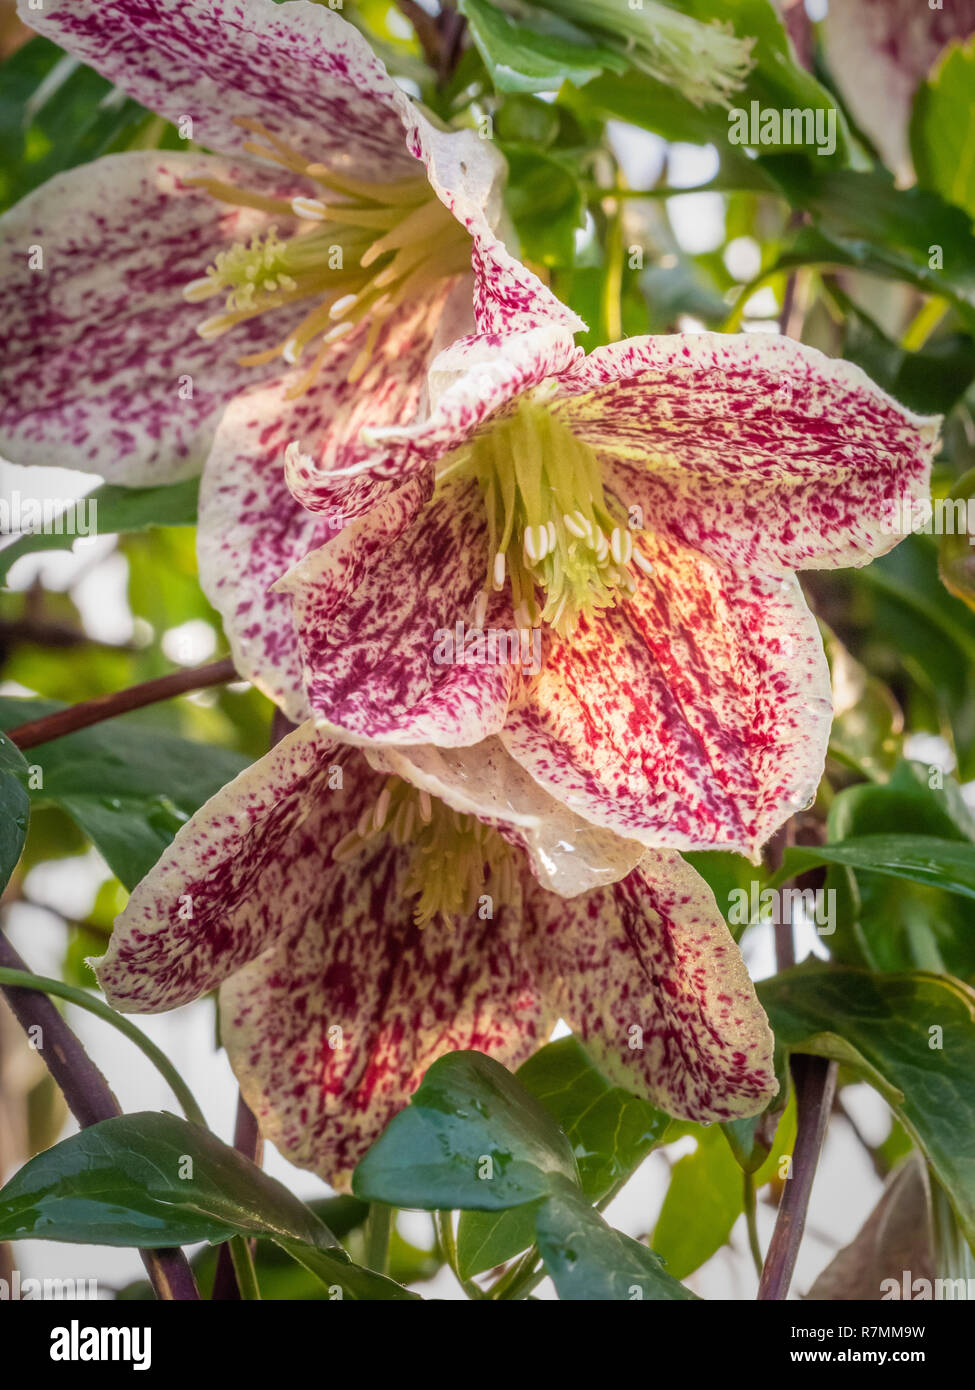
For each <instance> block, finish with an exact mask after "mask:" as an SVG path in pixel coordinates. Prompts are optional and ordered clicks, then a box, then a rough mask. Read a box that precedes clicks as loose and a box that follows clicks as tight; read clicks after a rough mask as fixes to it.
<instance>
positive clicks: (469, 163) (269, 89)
mask: <svg viewBox="0 0 975 1390" xmlns="http://www.w3.org/2000/svg"><path fill="white" fill-rule="evenodd" d="M21 13H22V15H23V18H24V20H25V22H26V23H28V24H29V25H30V26H31V28H33V29H35V30H37V31H38V32H39V33H42V34H45V35H46V36H47V37H48V38H51V39H53V40H54V42H55V43H57V44H60V45H61V46H62V47H63V48H66V49H67V50H68V51H69V52H70V53H73V54H75V55H76V56H77V57H79V58H81V59H83V61H84V62H86V63H88V64H89V65H90V66H91V67H93V68H95V69H96V71H98V72H100V73H102V74H103V75H104V76H106V77H108V78H109V79H111V81H113V82H115V83H116V84H117V85H118V86H119V87H121V88H122V89H123V90H124V91H126V92H128V93H129V94H130V95H131V96H133V97H135V98H136V99H137V100H138V101H140V102H141V103H142V104H143V105H144V106H147V107H149V108H150V109H151V110H153V111H157V112H159V113H160V114H161V115H163V116H166V117H167V118H168V119H169V120H171V121H174V122H179V121H181V120H182V121H184V122H185V120H186V118H187V117H189V118H190V119H191V120H192V122H193V127H192V139H194V140H195V141H196V143H197V144H200V145H203V146H205V147H207V148H209V149H215V150H220V151H224V152H233V151H236V150H241V149H242V148H243V146H244V144H245V142H247V141H251V140H253V138H254V137H253V134H252V133H250V132H248V131H245V130H243V129H242V128H241V127H240V125H238V124H237V123H236V122H237V121H239V120H241V119H243V120H249V121H257V122H259V123H260V124H261V125H263V126H265V127H266V128H267V129H268V130H270V131H271V132H272V133H273V134H275V135H277V136H278V137H279V138H281V139H283V140H284V141H285V142H286V143H287V144H288V145H289V146H290V147H291V148H292V149H294V150H296V151H298V152H299V154H301V155H303V156H304V157H305V158H308V159H310V160H313V161H318V162H321V163H327V164H330V165H331V166H332V167H333V168H334V169H337V170H340V171H342V170H344V171H346V172H348V173H351V174H353V175H354V176H356V177H358V178H365V179H374V180H377V181H389V180H394V179H397V178H402V177H408V176H409V175H410V174H411V173H412V172H413V171H414V170H415V169H416V164H415V163H414V160H416V159H419V160H420V161H422V163H423V164H424V165H425V167H426V170H427V176H428V178H429V179H430V183H431V186H432V187H433V189H434V190H435V192H436V194H437V196H438V197H439V198H440V200H441V202H443V203H444V204H445V206H447V207H448V208H450V210H451V212H452V213H453V214H454V216H455V217H456V218H457V220H458V221H459V222H461V223H463V225H464V226H466V227H467V229H468V231H470V233H471V236H472V237H473V238H474V242H475V259H476V264H477V267H478V270H479V272H480V279H479V288H478V307H479V312H480V314H481V315H482V319H483V324H482V326H484V327H487V328H491V329H495V328H496V329H498V330H501V329H506V330H509V331H510V330H512V329H514V328H528V327H535V326H536V325H538V324H539V323H543V322H547V321H553V322H560V323H562V324H564V325H566V326H568V327H569V328H570V329H571V330H573V331H574V330H575V329H577V328H579V327H580V326H581V321H580V320H579V319H578V318H577V317H576V315H575V314H573V313H572V312H571V310H569V309H567V308H566V307H565V306H564V305H563V304H561V303H560V302H559V300H558V299H557V298H556V297H555V296H554V295H553V294H552V293H551V291H549V290H548V289H547V288H546V287H545V286H544V285H542V284H541V283H540V282H539V281H538V279H537V278H536V277H535V276H534V275H533V274H532V273H531V271H529V270H527V269H526V267H525V266H523V265H521V264H520V262H519V261H517V260H516V259H515V258H514V257H513V256H511V255H509V253H508V252H507V251H506V250H505V248H504V246H503V245H502V244H501V243H500V242H499V241H498V240H497V238H496V237H495V236H494V234H493V231H492V228H493V227H494V226H496V224H497V221H498V219H499V216H500V213H501V184H502V182H503V178H504V161H503V160H502V158H501V157H500V155H499V154H498V151H497V150H496V149H495V147H494V146H493V144H492V142H491V141H490V140H484V139H481V138H480V137H479V135H478V134H477V133H476V132H475V131H472V130H458V131H442V130H439V129H438V128H437V127H436V126H434V125H433V124H432V123H431V122H430V121H429V120H427V118H426V117H425V116H424V115H423V113H422V111H420V110H419V109H418V108H417V107H416V106H415V105H414V104H413V102H412V101H411V100H410V98H409V97H408V96H407V95H406V93H405V92H404V91H403V90H402V89H401V88H400V87H399V86H398V85H397V83H396V82H394V81H393V79H392V78H391V77H390V76H389V74H388V73H387V72H386V69H385V67H384V66H383V64H382V63H381V62H380V60H379V59H378V58H377V57H376V56H375V54H374V53H373V52H372V50H371V48H370V47H369V44H368V43H367V42H366V40H365V39H364V38H363V37H362V35H361V34H360V33H359V32H358V31H357V30H356V29H355V28H354V27H353V26H352V25H351V24H349V23H347V21H346V20H344V19H343V18H342V16H341V15H340V14H338V13H336V11H335V10H332V9H330V8H329V7H328V6H326V5H319V4H309V3H307V2H306V0H300V3H287V4H284V5H278V4H275V3H273V0H45V3H44V5H43V8H42V9H33V8H29V7H28V0H21Z"/></svg>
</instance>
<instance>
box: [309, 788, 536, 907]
mask: <svg viewBox="0 0 975 1390" xmlns="http://www.w3.org/2000/svg"><path fill="white" fill-rule="evenodd" d="M381 834H385V835H388V836H389V837H390V838H391V839H392V841H393V843H394V844H396V845H404V846H406V845H408V846H409V847H410V849H411V851H412V854H411V858H410V864H409V867H408V869H407V871H406V874H405V876H404V879H403V882H402V883H401V884H400V885H399V890H400V892H402V893H403V894H404V895H405V896H407V897H412V898H415V899H416V906H415V909H414V920H415V921H416V923H417V926H420V927H425V926H427V925H428V924H429V923H430V922H433V921H435V920H437V919H440V920H441V921H444V922H445V923H446V924H447V925H448V926H449V925H450V924H451V923H452V921H453V919H455V918H458V917H469V916H472V915H473V914H474V913H475V912H476V911H477V910H478V908H479V903H480V899H481V897H482V896H484V895H489V896H490V897H491V898H492V899H493V900H495V901H501V902H510V901H511V897H512V893H513V891H514V888H515V865H514V860H513V857H512V853H511V849H510V847H509V845H508V844H507V843H506V842H505V841H504V840H503V839H502V838H501V836H500V835H499V834H498V832H497V831H496V830H494V829H492V828H491V827H490V826H488V825H485V824H484V823H483V822H482V821H480V820H478V818H477V817H476V816H474V815H469V814H465V813H463V812H461V811H455V810H454V809H453V808H452V807H450V806H448V805H447V804H446V803H445V802H443V801H439V800H438V799H437V798H435V797H431V796H430V794H429V793H428V792H425V791H421V790H418V789H417V788H416V787H414V786H412V785H411V784H410V783H409V782H404V781H403V780H402V779H401V778H399V777H390V778H388V779H387V781H386V785H385V786H384V787H383V790H382V791H381V792H380V794H379V797H378V799H377V800H376V802H375V804H374V805H373V806H370V807H369V808H368V809H367V810H366V811H364V812H363V813H362V815H361V817H360V818H359V824H358V825H357V826H356V828H355V830H353V831H350V833H349V834H348V835H346V836H345V838H344V839H343V840H341V841H340V843H339V844H338V845H336V847H335V849H334V851H333V855H332V857H333V858H334V859H335V860H337V861H338V862H339V863H344V862H346V861H347V860H349V859H353V858H355V857H356V856H357V855H358V854H360V853H361V852H362V851H363V850H364V849H365V848H366V846H367V845H368V844H369V843H370V841H372V840H374V839H375V838H376V837H377V836H378V835H381ZM491 911H492V914H493V907H492V909H491Z"/></svg>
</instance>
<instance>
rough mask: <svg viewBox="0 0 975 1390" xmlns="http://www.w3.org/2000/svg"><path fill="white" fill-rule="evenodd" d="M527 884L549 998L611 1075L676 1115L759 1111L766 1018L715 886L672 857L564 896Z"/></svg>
mask: <svg viewBox="0 0 975 1390" xmlns="http://www.w3.org/2000/svg"><path fill="white" fill-rule="evenodd" d="M529 891H530V894H531V897H530V903H529V907H528V912H529V914H530V915H531V916H532V917H533V919H534V920H533V926H532V931H533V937H532V941H533V950H534V953H535V954H536V956H537V957H538V959H539V961H540V966H539V969H540V971H547V972H549V978H550V983H549V986H548V988H549V990H550V998H551V1000H552V1002H553V1003H556V1004H557V1005H558V1008H559V1011H560V1013H561V1015H562V1017H563V1018H565V1020H566V1022H568V1023H569V1024H570V1026H571V1027H572V1029H573V1030H574V1031H575V1032H576V1033H577V1034H578V1036H579V1038H580V1040H581V1041H582V1042H583V1043H584V1044H585V1046H586V1047H587V1048H588V1050H589V1052H590V1053H591V1054H592V1056H593V1059H594V1061H595V1062H596V1063H597V1065H598V1066H599V1067H600V1068H601V1070H602V1071H604V1072H605V1074H606V1075H607V1076H608V1077H609V1078H610V1080H612V1081H615V1082H616V1083H617V1084H618V1085H620V1086H624V1087H625V1088H626V1089H627V1090H629V1091H634V1092H636V1094H638V1095H642V1096H645V1097H646V1099H647V1100H650V1101H652V1102H653V1103H654V1104H655V1105H658V1106H659V1107H660V1108H661V1109H662V1110H665V1111H667V1113H668V1114H670V1115H674V1116H676V1117H677V1118H678V1119H686V1120H698V1121H700V1120H707V1121H713V1120H730V1119H734V1118H736V1117H740V1116H746V1115H755V1114H757V1113H758V1112H759V1111H760V1110H762V1109H763V1108H764V1107H765V1105H766V1104H767V1103H768V1101H769V1100H770V1099H771V1098H772V1096H773V1095H774V1094H775V1092H776V1080H775V1073H774V1070H773V1067H772V1046H773V1040H772V1034H771V1031H770V1030H769V1026H768V1022H767V1020H766V1018H765V1014H764V1012H763V1010H762V1007H761V1005H760V1004H759V1002H758V999H757V997H756V995H755V989H754V986H753V985H752V982H751V980H750V979H749V977H748V972H747V971H746V969H745V966H744V963H743V961H742V959H741V954H740V952H739V950H738V947H737V946H736V945H735V943H734V941H733V939H732V937H731V934H730V933H729V931H728V928H727V927H726V925H725V923H724V919H723V918H722V916H721V913H720V912H719V911H718V907H717V904H716V902H715V900H714V894H713V893H712V892H711V890H710V888H709V887H708V886H707V884H706V883H705V882H704V880H703V879H702V878H701V877H700V875H699V874H697V873H696V872H695V871H694V870H693V869H692V868H691V867H690V865H688V864H686V863H684V861H683V860H682V859H681V857H680V855H678V854H672V853H663V854H656V853H648V854H647V855H646V856H645V857H644V859H643V861H642V863H641V864H640V866H639V867H638V868H637V869H635V870H634V871H633V873H631V874H630V875H629V876H628V877H627V878H625V879H624V880H623V881H622V882H620V883H617V884H615V885H614V886H613V887H612V888H604V889H600V890H599V891H598V892H596V893H591V894H588V895H587V896H585V897H582V898H576V899H574V900H573V901H572V902H568V903H566V902H561V903H560V902H558V900H556V899H553V898H552V897H551V895H550V894H546V893H543V892H541V891H540V890H538V889H531V890H529Z"/></svg>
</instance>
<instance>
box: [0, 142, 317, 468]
mask: <svg viewBox="0 0 975 1390" xmlns="http://www.w3.org/2000/svg"><path fill="white" fill-rule="evenodd" d="M198 177H208V178H216V179H222V180H225V181H233V180H235V179H246V181H247V182H248V183H249V185H250V186H251V187H256V188H258V189H263V190H264V191H265V192H268V193H272V194H274V195H277V194H279V193H281V192H283V191H287V190H288V189H290V190H292V191H294V189H295V188H296V187H297V186H298V185H296V182H295V180H294V179H293V178H292V177H291V176H290V175H284V174H282V173H281V172H278V173H275V172H274V171H272V170H265V169H263V168H262V167H260V166H258V165H256V164H248V162H247V161H246V160H241V161H237V162H231V161H228V160H225V159H220V158H217V157H216V156H213V155H195V154H179V153H176V154H169V153H164V152H159V151H145V152H133V153H130V154H118V155H107V156H106V157H105V158H104V159H99V160H96V161H95V162H94V163H93V164H87V165H84V166H83V167H82V168H79V169H72V170H70V171H69V172H68V173H65V174H58V175H57V177H55V178H53V179H51V180H50V181H49V182H48V183H46V184H44V185H43V186H42V187H41V188H39V189H38V190H37V191H36V192H34V193H32V194H30V195H29V196H28V197H26V198H25V199H24V200H23V201H22V202H21V203H19V204H18V205H17V206H16V207H15V208H14V209H13V210H12V211H10V212H9V213H7V214H6V215H5V216H4V218H3V219H2V221H0V451H2V452H3V453H4V454H5V455H6V456H7V457H8V458H10V459H11V460H13V461H14V462H16V463H23V464H46V465H50V466H60V467H74V468H81V469H84V470H86V471H90V472H92V473H100V474H102V475H103V476H104V477H106V478H108V479H109V480H110V481H112V482H117V483H129V484H134V485H148V484H156V483H165V482H170V481H173V480H174V479H177V478H181V477H187V476H190V475H191V474H193V473H198V472H199V471H200V469H201V468H202V466H203V461H204V459H205V458H206V455H207V451H208V449H209V446H210V441H211V439H212V434H213V430H214V428H215V427H216V423H217V421H218V420H219V417H220V413H221V412H222V410H223V409H224V406H225V405H226V404H227V402H228V400H230V399H232V397H233V396H234V395H235V394H236V393H237V392H238V391H240V390H241V389H242V387H243V386H244V385H253V384H256V383H259V382H260V381H261V379H262V377H266V376H268V375H269V370H276V369H273V368H272V369H268V368H253V367H251V368H243V367H240V366H239V365H238V361H237V359H238V358H239V357H240V356H241V355H242V354H245V353H248V352H261V351H263V350H265V349H266V348H268V347H271V346H273V345H274V344H275V343H276V342H278V341H280V339H281V337H282V336H286V335H287V332H288V331H289V328H290V326H291V324H292V322H293V320H294V317H295V313H296V311H295V310H294V309H291V310H287V309H286V310H282V311H279V312H278V313H277V314H276V315H266V316H261V318H259V319H253V320H251V321H250V322H248V323H243V324H240V325H238V326H237V327H236V328H235V329H234V330H233V331H231V332H229V333H227V334H225V335H224V336H223V337H221V338H218V339H210V340H206V341H204V339H202V338H201V337H199V335H198V334H197V331H196V330H197V326H198V324H199V323H200V321H201V318H202V317H203V316H202V314H201V312H200V308H199V306H193V305H189V304H186V303H184V301H183V297H182V291H183V287H184V286H185V285H187V284H188V283H189V282H190V281H191V280H193V279H196V278H198V277H199V276H200V275H202V274H203V271H204V269H205V267H206V266H207V264H208V263H210V262H211V261H212V260H213V258H214V256H215V254H216V253H217V252H218V251H220V250H221V249H223V248H225V247H226V246H227V245H228V244H229V243H230V242H232V241H235V240H237V239H239V238H247V237H250V236H251V235H254V234H256V233H259V232H260V231H262V230H263V229H264V228H265V227H266V226H267V223H268V221H269V220H270V219H269V217H268V214H267V213H264V212H259V211H256V210H254V209H251V208H233V207H229V206H228V205H227V204H225V203H218V202H217V201H216V200H215V199H213V198H210V197H208V196H207V195H206V194H205V193H203V191H202V190H201V189H200V188H199V187H195V186H190V185H188V184H187V182H186V180H188V179H190V178H198ZM285 220H286V219H282V218H278V219H277V221H278V222H279V224H281V225H282V226H283V225H284V223H285ZM38 255H40V256H42V257H43V263H42V264H41V265H40V266H38V267H37V268H32V262H36V259H37V256H38Z"/></svg>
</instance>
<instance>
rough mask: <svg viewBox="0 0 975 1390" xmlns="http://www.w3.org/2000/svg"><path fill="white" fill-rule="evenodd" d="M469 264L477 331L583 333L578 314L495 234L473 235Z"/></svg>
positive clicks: (582, 324)
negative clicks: (472, 279) (550, 329)
mask: <svg viewBox="0 0 975 1390" xmlns="http://www.w3.org/2000/svg"><path fill="white" fill-rule="evenodd" d="M472 264H473V267H474V314H475V317H476V319H477V327H478V331H479V332H481V333H525V332H530V331H531V330H533V329H536V328H544V327H546V326H549V327H552V326H554V327H558V328H561V329H563V330H565V331H566V332H568V333H570V334H571V333H580V332H585V330H586V327H587V325H586V324H585V322H584V321H583V320H582V319H581V318H580V317H579V315H578V314H576V313H574V312H573V311H572V310H571V309H570V308H569V307H568V306H567V305H565V304H563V303H562V301H561V300H560V299H559V298H557V296H556V295H554V294H553V293H552V291H551V290H550V289H549V288H548V286H547V285H543V284H542V282H541V281H540V280H539V279H538V277H537V276H536V275H534V274H533V273H532V271H530V270H529V269H528V268H527V266H524V265H522V263H521V262H520V261H519V260H518V259H517V258H516V257H515V256H512V255H511V254H510V253H509V252H508V251H507V249H506V248H505V247H504V246H503V245H502V244H501V243H500V242H499V241H498V240H497V238H496V237H492V236H490V235H487V236H483V235H482V236H477V237H475V241H474V249H473V255H472Z"/></svg>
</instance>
